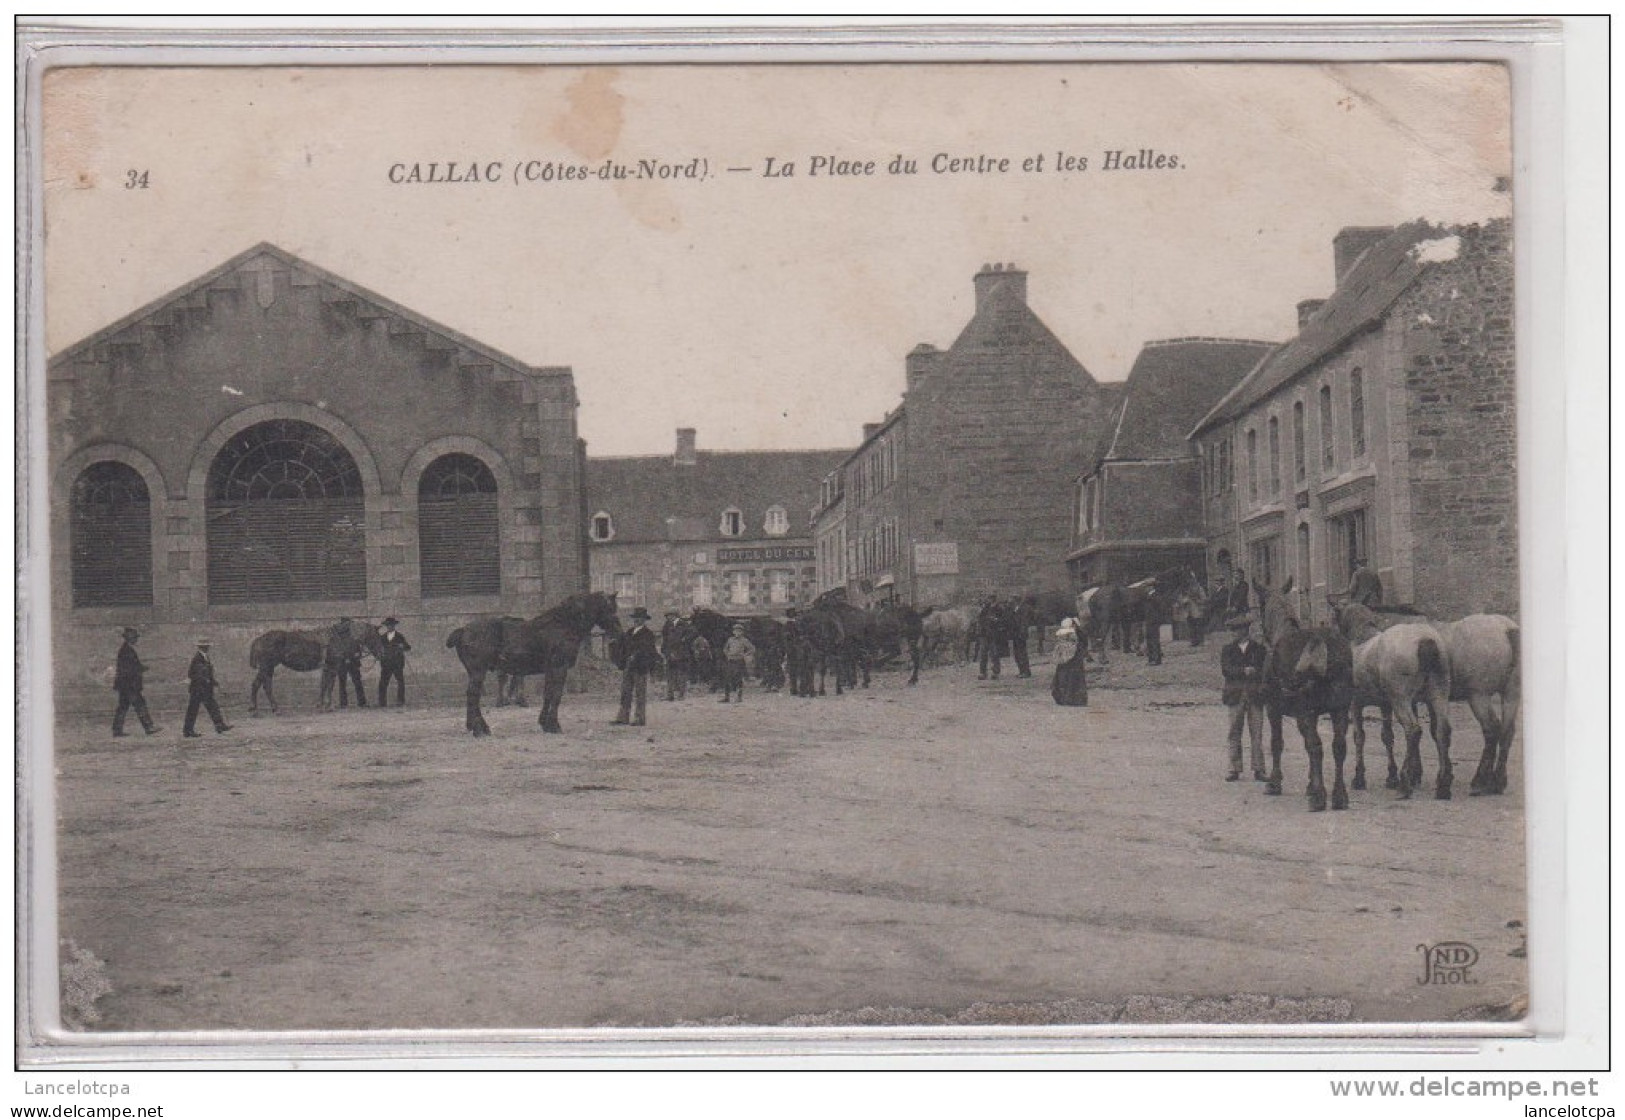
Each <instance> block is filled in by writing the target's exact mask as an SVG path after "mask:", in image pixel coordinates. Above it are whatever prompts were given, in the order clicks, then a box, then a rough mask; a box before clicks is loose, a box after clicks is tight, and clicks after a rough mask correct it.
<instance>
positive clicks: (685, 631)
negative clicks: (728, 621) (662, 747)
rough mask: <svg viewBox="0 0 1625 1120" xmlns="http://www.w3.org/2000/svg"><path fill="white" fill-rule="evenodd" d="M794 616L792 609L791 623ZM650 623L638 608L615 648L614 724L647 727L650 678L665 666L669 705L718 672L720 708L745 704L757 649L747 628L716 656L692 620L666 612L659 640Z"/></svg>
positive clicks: (736, 628) (736, 627)
mask: <svg viewBox="0 0 1625 1120" xmlns="http://www.w3.org/2000/svg"><path fill="white" fill-rule="evenodd" d="M794 617H795V612H794V610H793V609H792V610H791V612H790V619H791V620H793V619H794ZM649 621H650V618H649V612H648V611H647V610H645V609H644V608H643V607H634V608H633V610H632V625H631V626H630V627H629V628H628V629H627V630H626V631H625V632H623V633H622V634H621V635H620V637H619V638H617V639H616V644H615V645H614V646H612V647H611V650H610V656H611V660H612V661H613V662H614V663H615V665H616V667H617V668H619V669H620V670H621V705H620V710H619V711H618V712H617V713H616V716H615V718H614V719H613V720H611V721H610V722H611V723H613V724H617V725H625V726H631V727H643V726H644V725H645V724H646V723H647V722H648V700H649V675H650V674H651V673H653V672H654V671H655V670H656V669H660V668H662V667H663V668H664V669H665V673H666V699H667V700H682V699H685V698H686V697H687V696H688V686H689V682H690V681H691V680H692V679H695V677H696V673H699V674H701V679H703V678H704V677H709V676H711V675H712V669H713V668H714V669H715V676H716V680H717V682H718V683H719V684H720V685H721V686H722V698H721V700H720V703H723V704H726V703H728V702H729V701H732V702H734V703H736V704H738V703H743V702H744V699H745V681H746V679H747V678H749V676H750V675H751V674H752V673H753V672H754V671H755V668H756V645H755V643H753V642H752V641H751V640H750V639H749V638H748V637H746V636H745V626H744V624H743V623H740V622H736V623H734V624H733V625H732V627H731V628H730V632H729V635H728V637H727V639H726V640H725V641H724V642H723V643H722V650H721V656H720V657H718V656H717V651H715V650H713V649H712V648H711V642H710V641H709V640H708V639H707V638H706V637H705V635H704V634H701V633H700V632H699V631H698V630H697V629H696V628H695V626H694V623H693V620H692V619H690V618H685V617H683V616H681V615H679V614H678V613H677V612H676V611H667V612H666V621H665V624H664V626H662V627H661V632H660V636H659V638H658V639H657V638H656V636H655V632H654V630H653V629H652V628H651V627H650V626H649Z"/></svg>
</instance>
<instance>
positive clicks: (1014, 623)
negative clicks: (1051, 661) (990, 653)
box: [1010, 595, 1043, 677]
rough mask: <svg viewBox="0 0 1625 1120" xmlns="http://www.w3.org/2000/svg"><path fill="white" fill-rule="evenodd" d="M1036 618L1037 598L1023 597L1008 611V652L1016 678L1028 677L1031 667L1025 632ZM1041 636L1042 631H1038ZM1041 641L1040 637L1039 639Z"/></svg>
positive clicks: (1031, 671)
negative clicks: (1011, 658) (1014, 668)
mask: <svg viewBox="0 0 1625 1120" xmlns="http://www.w3.org/2000/svg"><path fill="white" fill-rule="evenodd" d="M1037 618H1038V597H1037V596H1035V595H1027V596H1024V597H1023V598H1022V599H1021V601H1020V602H1018V603H1017V604H1016V605H1015V606H1014V607H1013V608H1012V609H1011V611H1010V652H1011V654H1012V655H1013V656H1014V657H1015V659H1016V676H1018V677H1030V676H1032V675H1033V669H1032V666H1031V665H1030V664H1029V663H1028V661H1027V631H1028V630H1030V629H1032V625H1033V622H1034V621H1035V620H1036V619H1037ZM1039 634H1040V635H1042V634H1043V631H1042V630H1040V631H1039ZM1039 640H1040V641H1042V640H1043V639H1042V637H1040V639H1039Z"/></svg>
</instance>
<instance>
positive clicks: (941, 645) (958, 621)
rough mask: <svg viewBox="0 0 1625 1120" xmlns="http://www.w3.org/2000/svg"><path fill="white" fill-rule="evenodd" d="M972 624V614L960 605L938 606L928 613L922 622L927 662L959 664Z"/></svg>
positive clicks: (932, 663)
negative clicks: (967, 631) (966, 635)
mask: <svg viewBox="0 0 1625 1120" xmlns="http://www.w3.org/2000/svg"><path fill="white" fill-rule="evenodd" d="M970 624H971V619H970V616H969V615H968V614H967V613H966V612H965V611H964V609H963V608H960V607H938V608H936V609H935V610H932V611H931V612H930V613H929V614H928V615H926V617H925V618H924V619H923V620H922V622H921V624H920V625H921V632H922V636H923V640H924V643H925V661H926V663H927V664H929V665H947V664H957V663H958V662H959V661H960V654H961V653H962V652H963V646H964V642H965V632H966V630H968V629H969V628H970Z"/></svg>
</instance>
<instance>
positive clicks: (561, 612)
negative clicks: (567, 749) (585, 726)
mask: <svg viewBox="0 0 1625 1120" xmlns="http://www.w3.org/2000/svg"><path fill="white" fill-rule="evenodd" d="M595 627H596V628H598V629H601V630H603V631H604V633H606V634H609V635H611V636H612V637H613V636H615V635H618V634H619V633H620V632H621V623H620V619H619V618H617V617H616V614H615V596H614V595H607V594H605V593H604V592H602V591H594V592H592V593H591V594H584V595H572V596H570V597H569V598H568V599H566V600H565V601H564V602H562V603H560V604H559V605H558V606H556V607H553V608H552V609H550V610H548V611H545V612H543V613H542V614H540V615H538V616H536V617H535V618H533V619H531V620H530V621H528V622H519V623H516V622H515V620H513V619H509V618H481V619H476V620H475V621H473V622H470V623H469V624H468V625H467V626H462V627H459V628H458V629H456V630H453V631H452V632H451V633H450V634H449V635H448V636H447V638H446V647H447V648H448V649H454V650H456V651H457V657H458V659H459V660H460V661H462V663H463V668H464V669H466V670H467V671H468V716H467V721H466V722H467V727H468V730H469V731H471V732H473V733H474V735H475V736H480V735H489V734H491V728H490V726H489V725H487V724H486V722H485V716H484V715H482V714H481V712H480V695H481V693H483V692H484V689H485V674H487V673H489V672H491V671H492V670H498V671H500V672H503V673H507V674H509V675H511V676H512V675H517V676H530V675H533V674H538V673H539V674H541V675H542V678H543V683H542V711H541V715H540V716H539V717H538V719H537V722H538V723H539V724H541V728H542V730H543V731H547V732H553V733H557V732H559V731H561V730H563V729H562V728H561V727H560V726H559V701H561V700H562V699H564V681H565V677H566V675H567V674H568V673H569V671H570V667H571V666H573V665H574V664H575V663H576V655H577V653H579V652H580V649H581V643H582V642H583V641H585V640H586V638H587V635H589V634H591V633H592V632H593V629H594V628H595Z"/></svg>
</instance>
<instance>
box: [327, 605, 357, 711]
mask: <svg viewBox="0 0 1625 1120" xmlns="http://www.w3.org/2000/svg"><path fill="white" fill-rule="evenodd" d="M354 626H355V623H354V622H353V621H352V620H350V619H348V618H341V619H339V620H338V621H337V622H336V623H334V624H333V632H332V633H331V634H329V635H328V638H327V660H328V664H329V665H331V666H332V668H333V671H334V672H335V673H336V674H337V675H338V679H339V707H341V708H348V707H349V706H350V693H349V689H348V687H347V686H348V685H350V684H354V685H355V704H356V707H358V708H365V707H366V706H367V693H366V691H365V689H364V687H363V686H362V684H361V641H360V639H358V638H357V637H356V636H355V631H354V630H353V629H352V627H354Z"/></svg>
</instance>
